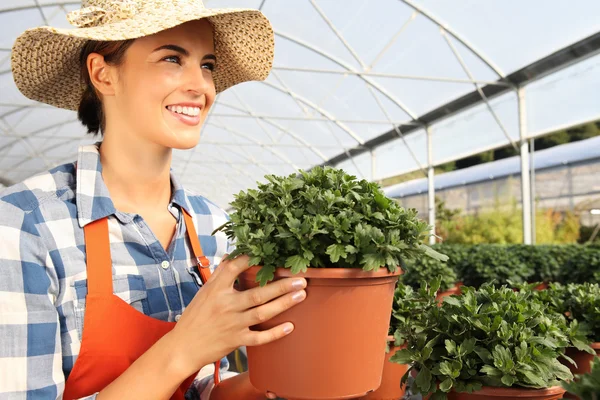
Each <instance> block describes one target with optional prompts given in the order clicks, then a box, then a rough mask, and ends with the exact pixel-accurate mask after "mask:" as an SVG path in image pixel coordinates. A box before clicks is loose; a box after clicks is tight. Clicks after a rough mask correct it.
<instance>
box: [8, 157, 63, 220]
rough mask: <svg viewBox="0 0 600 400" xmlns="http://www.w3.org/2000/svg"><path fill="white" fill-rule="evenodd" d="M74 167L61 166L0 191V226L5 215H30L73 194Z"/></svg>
mask: <svg viewBox="0 0 600 400" xmlns="http://www.w3.org/2000/svg"><path fill="white" fill-rule="evenodd" d="M74 188H75V165H74V163H69V164H63V165H60V166H58V167H56V168H53V169H51V170H49V171H46V172H43V173H41V174H38V175H34V176H32V177H30V178H27V179H25V180H24V181H22V182H19V183H17V184H15V185H12V186H9V187H7V188H5V189H3V190H1V191H0V225H1V224H2V220H3V219H4V218H3V216H6V215H7V214H6V213H9V212H11V211H12V212H13V213H14V212H16V213H23V214H30V213H32V212H34V211H36V210H38V209H39V207H40V206H41V205H42V204H44V203H46V202H49V201H52V200H56V199H59V198H61V197H63V196H64V195H65V194H66V193H67V192H71V193H73V192H74Z"/></svg>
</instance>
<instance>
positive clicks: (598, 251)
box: [559, 245, 600, 284]
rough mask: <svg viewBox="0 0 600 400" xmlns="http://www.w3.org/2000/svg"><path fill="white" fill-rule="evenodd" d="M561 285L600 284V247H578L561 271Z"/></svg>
mask: <svg viewBox="0 0 600 400" xmlns="http://www.w3.org/2000/svg"><path fill="white" fill-rule="evenodd" d="M559 281H560V282H561V283H564V284H567V283H586V282H600V246H597V245H587V246H578V248H577V251H574V252H573V253H572V254H571V256H570V257H569V259H568V261H567V262H566V264H565V266H564V268H563V269H562V270H561V274H560V279H559Z"/></svg>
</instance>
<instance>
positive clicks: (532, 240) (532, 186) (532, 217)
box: [529, 138, 537, 244]
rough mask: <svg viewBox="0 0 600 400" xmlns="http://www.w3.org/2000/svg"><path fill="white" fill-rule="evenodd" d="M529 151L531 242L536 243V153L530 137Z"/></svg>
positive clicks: (533, 142) (532, 139) (533, 140)
mask: <svg viewBox="0 0 600 400" xmlns="http://www.w3.org/2000/svg"><path fill="white" fill-rule="evenodd" d="M529 147H530V149H529V151H531V159H530V164H531V244H535V243H536V235H535V230H536V228H535V212H536V209H537V207H536V203H535V198H536V197H535V164H534V162H533V161H534V157H533V156H534V154H535V139H534V138H531V139H529Z"/></svg>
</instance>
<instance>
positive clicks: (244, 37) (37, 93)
mask: <svg viewBox="0 0 600 400" xmlns="http://www.w3.org/2000/svg"><path fill="white" fill-rule="evenodd" d="M204 18H206V19H208V20H209V21H210V22H211V24H212V25H213V27H214V44H215V55H216V57H217V65H216V68H215V70H214V71H213V79H214V83H215V88H216V91H217V93H220V92H222V91H223V90H225V89H227V88H229V87H231V86H233V85H236V84H238V83H241V82H246V81H252V80H264V79H266V78H267V76H268V75H269V72H270V71H271V67H272V65H273V55H274V47H275V43H274V37H273V29H272V27H271V24H270V22H269V20H268V19H267V18H266V17H265V16H264V15H263V14H262V13H261V12H260V11H258V10H253V9H235V8H227V9H198V8H191V9H189V10H172V9H170V10H160V12H158V11H154V12H146V13H144V12H143V10H142V12H140V13H138V14H136V15H134V16H133V17H132V18H129V19H126V20H122V21H118V22H114V23H111V24H106V25H102V26H98V27H90V28H77V29H59V28H53V27H48V26H43V27H39V28H33V29H29V30H27V31H25V32H24V33H23V34H22V35H21V36H19V37H18V38H17V40H16V42H15V44H14V46H13V49H12V57H11V65H12V72H13V79H14V81H15V84H16V85H17V87H18V88H19V90H20V91H21V93H23V94H24V95H25V96H26V97H28V98H30V99H32V100H36V101H40V102H42V103H46V104H50V105H53V106H56V107H59V108H65V109H68V110H77V109H78V108H79V103H80V101H81V97H82V94H83V91H84V89H85V87H84V84H83V81H82V79H81V65H80V60H79V58H80V53H81V50H82V48H83V46H84V45H85V43H86V42H87V41H89V40H96V41H121V40H130V39H137V38H140V37H143V36H148V35H152V34H155V33H158V32H161V31H163V30H166V29H170V28H174V27H176V26H178V25H181V24H183V23H186V22H189V21H193V20H198V19H204Z"/></svg>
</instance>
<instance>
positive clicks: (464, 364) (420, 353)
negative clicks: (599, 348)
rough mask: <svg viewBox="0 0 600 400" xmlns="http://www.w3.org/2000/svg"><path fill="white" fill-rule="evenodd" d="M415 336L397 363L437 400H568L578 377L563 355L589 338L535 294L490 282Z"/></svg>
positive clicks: (437, 310) (430, 319)
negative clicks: (568, 387) (568, 386)
mask: <svg viewBox="0 0 600 400" xmlns="http://www.w3.org/2000/svg"><path fill="white" fill-rule="evenodd" d="M407 334H408V341H407V347H406V348H405V349H403V350H400V351H399V352H397V353H396V355H395V356H394V357H393V358H392V361H395V362H399V363H402V364H409V363H413V366H412V367H411V370H412V369H414V370H415V371H418V373H416V374H415V375H416V376H415V379H414V381H413V383H412V385H411V391H412V392H414V393H422V394H424V395H428V394H430V398H431V399H445V398H448V399H463V400H464V399H469V400H475V399H478V400H479V399H480V400H483V399H515V398H529V399H560V398H562V395H563V393H564V389H563V388H562V387H561V386H560V382H561V381H567V380H570V379H572V378H573V375H572V374H571V372H570V371H569V369H568V368H567V367H565V366H564V365H562V364H561V363H560V361H559V358H560V357H563V356H564V348H565V347H568V346H570V345H572V344H573V342H574V341H575V342H578V341H581V340H582V338H581V334H580V333H579V332H578V331H577V327H576V326H574V327H573V326H570V325H569V324H568V323H567V320H566V318H565V317H564V316H563V315H561V314H559V313H556V312H554V311H553V310H552V309H550V308H549V306H548V305H547V304H546V303H544V302H542V301H541V300H539V299H538V298H537V297H536V296H535V295H534V294H533V292H532V291H527V290H523V291H517V292H515V291H513V290H512V289H511V288H508V287H505V286H502V287H500V288H496V287H495V286H493V285H489V284H485V285H483V286H482V287H481V288H480V289H478V290H477V289H475V288H472V287H463V293H462V295H461V296H452V297H448V298H446V299H444V302H443V304H442V305H441V306H440V307H432V308H430V309H428V310H427V312H426V314H425V316H424V317H423V318H422V319H421V320H420V321H419V324H418V326H416V327H413V328H412V329H410V330H407ZM405 379H406V376H405Z"/></svg>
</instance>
